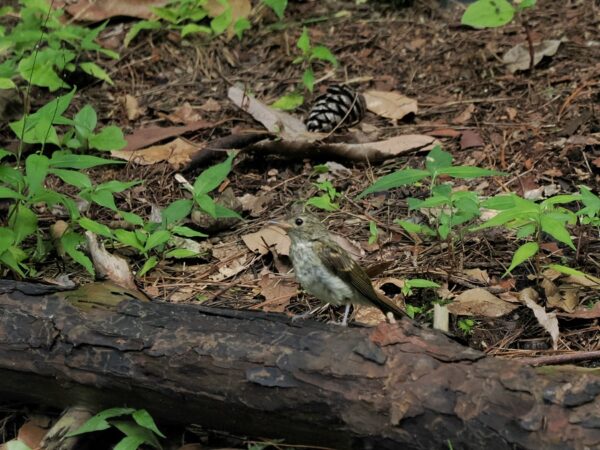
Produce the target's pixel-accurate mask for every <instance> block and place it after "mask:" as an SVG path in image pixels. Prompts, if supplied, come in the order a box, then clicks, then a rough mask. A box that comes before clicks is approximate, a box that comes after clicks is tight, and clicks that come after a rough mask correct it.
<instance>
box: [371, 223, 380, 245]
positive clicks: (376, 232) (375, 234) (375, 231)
mask: <svg viewBox="0 0 600 450" xmlns="http://www.w3.org/2000/svg"><path fill="white" fill-rule="evenodd" d="M378 238H379V230H378V229H377V224H376V223H375V222H373V221H372V220H370V221H369V245H373V244H374V243H375V242H377V239H378Z"/></svg>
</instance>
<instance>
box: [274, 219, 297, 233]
mask: <svg viewBox="0 0 600 450" xmlns="http://www.w3.org/2000/svg"><path fill="white" fill-rule="evenodd" d="M269 225H275V226H276V227H279V228H281V229H282V230H285V231H287V230H289V229H291V228H292V226H291V225H290V224H289V223H287V222H284V221H282V220H269Z"/></svg>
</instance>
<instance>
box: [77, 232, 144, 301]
mask: <svg viewBox="0 0 600 450" xmlns="http://www.w3.org/2000/svg"><path fill="white" fill-rule="evenodd" d="M85 239H86V241H87V245H88V250H89V252H90V257H91V258H92V262H93V263H94V268H95V269H96V276H97V277H100V278H108V279H109V280H111V281H112V282H113V283H115V284H117V285H119V286H122V287H124V288H127V289H132V290H137V286H136V284H135V281H134V277H133V273H131V269H130V268H129V264H127V261H125V260H124V259H123V258H121V257H120V256H116V255H113V254H111V253H109V252H107V251H106V249H105V248H104V244H102V243H101V242H98V237H97V236H96V235H95V234H94V233H92V232H91V231H86V232H85Z"/></svg>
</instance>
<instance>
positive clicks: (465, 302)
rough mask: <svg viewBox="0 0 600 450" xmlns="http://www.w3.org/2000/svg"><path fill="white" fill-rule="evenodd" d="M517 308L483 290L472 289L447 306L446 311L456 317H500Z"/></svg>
mask: <svg viewBox="0 0 600 450" xmlns="http://www.w3.org/2000/svg"><path fill="white" fill-rule="evenodd" d="M517 307H518V305H514V304H511V303H507V302H505V301H504V300H501V299H499V298H498V297H496V296H495V295H494V294H492V293H490V292H489V291H487V290H485V289H483V288H474V289H468V290H466V291H464V292H463V293H461V294H459V295H458V296H457V297H456V298H455V299H454V301H453V302H452V303H450V304H449V305H448V311H450V312H451V313H452V314H456V315H458V316H484V317H502V316H504V315H506V314H508V313H510V312H512V311H513V310H515V309H516V308H517Z"/></svg>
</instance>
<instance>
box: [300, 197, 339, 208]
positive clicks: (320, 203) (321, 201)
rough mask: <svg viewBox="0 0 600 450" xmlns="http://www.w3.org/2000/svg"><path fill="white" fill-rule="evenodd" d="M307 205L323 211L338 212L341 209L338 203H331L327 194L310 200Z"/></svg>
mask: <svg viewBox="0 0 600 450" xmlns="http://www.w3.org/2000/svg"><path fill="white" fill-rule="evenodd" d="M306 204H307V205H311V206H314V207H316V208H319V209H323V210H325V211H337V210H338V209H340V205H338V204H337V203H333V202H332V201H331V198H330V197H329V195H327V194H323V195H321V196H319V197H312V198H309V199H308V201H307V202H306Z"/></svg>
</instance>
